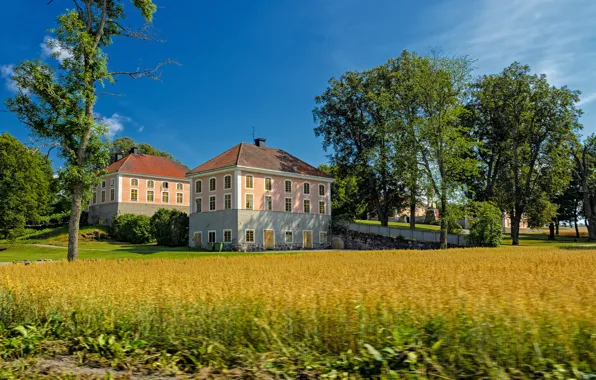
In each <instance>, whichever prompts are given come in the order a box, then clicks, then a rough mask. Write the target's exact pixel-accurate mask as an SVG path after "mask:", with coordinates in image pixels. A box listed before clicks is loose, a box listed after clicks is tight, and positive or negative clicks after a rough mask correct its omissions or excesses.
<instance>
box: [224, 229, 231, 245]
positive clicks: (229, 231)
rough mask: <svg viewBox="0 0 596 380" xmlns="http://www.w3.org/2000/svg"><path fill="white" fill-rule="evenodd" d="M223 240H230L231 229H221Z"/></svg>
mask: <svg viewBox="0 0 596 380" xmlns="http://www.w3.org/2000/svg"><path fill="white" fill-rule="evenodd" d="M223 242H224V243H231V242H232V230H223Z"/></svg>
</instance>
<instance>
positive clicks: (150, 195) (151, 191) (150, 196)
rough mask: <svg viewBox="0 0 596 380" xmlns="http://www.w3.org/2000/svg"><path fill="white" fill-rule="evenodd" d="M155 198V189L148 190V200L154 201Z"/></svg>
mask: <svg viewBox="0 0 596 380" xmlns="http://www.w3.org/2000/svg"><path fill="white" fill-rule="evenodd" d="M154 198H155V195H154V194H153V190H147V202H153V199H154Z"/></svg>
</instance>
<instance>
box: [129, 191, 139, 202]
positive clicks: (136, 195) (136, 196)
mask: <svg viewBox="0 0 596 380" xmlns="http://www.w3.org/2000/svg"><path fill="white" fill-rule="evenodd" d="M130 200H131V201H133V202H136V201H138V200H139V190H137V189H130Z"/></svg>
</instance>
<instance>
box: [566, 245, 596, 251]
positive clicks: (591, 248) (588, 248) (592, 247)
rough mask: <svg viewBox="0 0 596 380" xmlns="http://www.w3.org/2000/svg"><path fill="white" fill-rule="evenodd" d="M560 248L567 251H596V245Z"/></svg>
mask: <svg viewBox="0 0 596 380" xmlns="http://www.w3.org/2000/svg"><path fill="white" fill-rule="evenodd" d="M559 248H561V249H565V250H567V251H596V245H562V246H561V247H559Z"/></svg>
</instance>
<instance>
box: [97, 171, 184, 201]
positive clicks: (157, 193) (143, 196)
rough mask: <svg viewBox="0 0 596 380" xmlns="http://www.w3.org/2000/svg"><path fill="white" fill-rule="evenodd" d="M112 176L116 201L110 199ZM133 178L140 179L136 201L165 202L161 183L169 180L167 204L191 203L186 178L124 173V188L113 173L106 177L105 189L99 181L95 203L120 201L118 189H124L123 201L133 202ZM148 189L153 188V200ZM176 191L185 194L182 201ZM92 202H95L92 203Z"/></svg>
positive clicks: (122, 180)
mask: <svg viewBox="0 0 596 380" xmlns="http://www.w3.org/2000/svg"><path fill="white" fill-rule="evenodd" d="M111 178H113V179H114V189H115V194H114V201H111V200H110V179H111ZM133 178H136V179H138V180H139V185H138V186H135V187H134V188H136V189H137V190H138V196H137V201H136V203H152V204H164V203H162V201H161V199H162V198H161V193H162V190H161V185H162V182H168V185H169V187H168V192H169V193H170V196H169V202H168V203H167V204H169V205H174V206H188V205H189V204H190V199H189V191H190V186H189V182H188V180H186V179H184V180H182V179H176V180H172V179H157V178H146V177H140V176H134V175H122V179H121V182H122V189H119V188H118V176H117V175H116V174H111V175H108V176H106V177H104V179H103V180H105V181H106V187H105V189H102V188H101V182H100V183H99V185H98V186H97V189H96V194H97V199H96V203H95V204H103V203H116V202H118V191H120V190H121V191H122V202H133V201H131V200H130V190H131V188H133V187H132V186H131V179H133ZM103 180H102V181H103ZM147 181H153V183H154V187H153V189H148V188H147ZM177 183H181V184H182V190H177V189H176V184H177ZM102 190H106V202H103V203H102V202H101V191H102ZM147 190H153V202H147ZM176 193H182V194H183V196H182V203H177V202H176ZM91 204H93V203H91Z"/></svg>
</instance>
